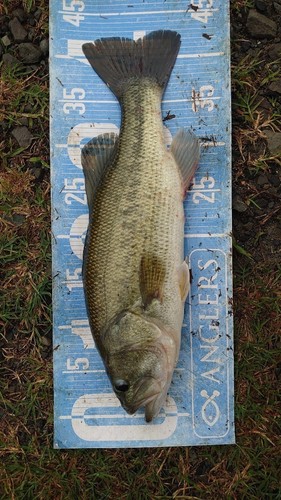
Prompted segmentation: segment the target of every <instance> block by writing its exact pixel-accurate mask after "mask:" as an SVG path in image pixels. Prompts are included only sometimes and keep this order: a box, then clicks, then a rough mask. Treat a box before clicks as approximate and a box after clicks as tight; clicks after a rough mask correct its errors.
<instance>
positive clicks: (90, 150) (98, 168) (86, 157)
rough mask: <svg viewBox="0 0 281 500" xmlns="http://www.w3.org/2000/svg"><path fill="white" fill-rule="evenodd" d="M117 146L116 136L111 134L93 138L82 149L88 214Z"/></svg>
mask: <svg viewBox="0 0 281 500" xmlns="http://www.w3.org/2000/svg"><path fill="white" fill-rule="evenodd" d="M117 145H118V136H117V135H116V134H114V133H112V132H111V133H105V134H102V135H98V136H97V137H94V139H92V140H91V141H89V142H88V143H87V144H86V145H85V146H84V147H83V149H82V167H83V172H84V176H85V187H86V194H87V200H88V205H89V211H90V212H91V211H92V207H93V199H94V196H95V192H96V190H97V188H98V185H99V183H100V180H101V179H102V177H103V176H104V174H105V172H106V170H107V168H108V166H109V165H110V163H111V162H112V160H113V158H114V156H115V151H116V149H117Z"/></svg>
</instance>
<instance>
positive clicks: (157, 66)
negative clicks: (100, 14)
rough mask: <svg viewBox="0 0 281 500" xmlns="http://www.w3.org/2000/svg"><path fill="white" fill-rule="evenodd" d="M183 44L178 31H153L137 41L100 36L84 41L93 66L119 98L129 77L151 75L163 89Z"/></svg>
mask: <svg viewBox="0 0 281 500" xmlns="http://www.w3.org/2000/svg"><path fill="white" fill-rule="evenodd" d="M179 48H180V35H179V33H177V32H176V31H169V30H160V31H153V32H152V33H150V34H149V35H146V36H145V37H144V38H140V39H139V40H137V41H134V40H131V39H130V38H101V39H99V40H96V41H95V42H94V43H85V44H84V45H82V49H83V52H84V54H85V56H86V57H87V59H88V61H89V62H90V64H91V66H92V68H93V69H94V70H95V72H96V73H97V74H98V75H99V77H100V78H101V79H102V80H103V81H104V82H105V83H106V84H107V85H108V87H109V88H110V89H111V90H112V92H113V93H114V94H115V95H116V97H117V98H118V99H120V98H121V97H122V94H123V91H124V88H126V85H125V84H126V81H127V80H129V79H131V78H133V77H150V78H153V79H154V80H155V81H156V82H157V84H158V85H159V86H160V87H161V88H162V89H164V88H165V86H166V84H167V82H168V79H169V76H170V73H171V71H172V69H173V66H174V64H175V61H176V57H177V54H178V51H179Z"/></svg>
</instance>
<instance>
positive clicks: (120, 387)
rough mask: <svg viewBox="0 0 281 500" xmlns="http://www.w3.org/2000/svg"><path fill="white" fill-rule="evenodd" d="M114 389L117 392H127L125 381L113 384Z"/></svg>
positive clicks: (117, 381)
mask: <svg viewBox="0 0 281 500" xmlns="http://www.w3.org/2000/svg"><path fill="white" fill-rule="evenodd" d="M114 389H115V390H116V391H118V392H127V390H128V389H129V384H128V382H126V381H125V380H116V381H115V382H114Z"/></svg>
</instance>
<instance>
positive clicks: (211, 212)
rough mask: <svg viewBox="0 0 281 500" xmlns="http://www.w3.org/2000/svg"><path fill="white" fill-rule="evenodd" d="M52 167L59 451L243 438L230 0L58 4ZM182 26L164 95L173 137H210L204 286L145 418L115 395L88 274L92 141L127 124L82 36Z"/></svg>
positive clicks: (198, 183)
mask: <svg viewBox="0 0 281 500" xmlns="http://www.w3.org/2000/svg"><path fill="white" fill-rule="evenodd" d="M50 26H51V53H50V66H51V163H52V164H51V168H52V232H53V310H54V399H55V420H54V426H55V439H54V446H55V448H110V447H118V448H121V447H123V448H124V447H146V446H191V445H204V444H229V443H233V442H234V440H235V438H234V415H233V338H232V333H233V332H232V281H231V236H230V235H231V198H230V196H231V184H230V179H231V173H230V172H231V171H230V164H231V162H230V132H231V130H230V127H231V124H230V76H229V58H230V56H229V11H228V2H226V1H225V0H194V1H193V3H192V4H189V2H186V1H181V0H178V1H176V0H174V1H172V0H130V1H129V2H128V1H127V0H126V1H124V0H107V2H102V1H101V0H52V1H51V16H50ZM159 29H170V30H175V31H178V32H179V33H180V34H181V39H182V43H181V48H180V52H179V55H178V58H177V61H176V64H175V67H174V69H173V72H172V75H171V78H170V80H169V84H168V86H167V89H166V92H165V94H164V97H163V102H162V111H163V118H165V117H166V120H164V125H165V130H166V137H167V143H170V142H171V137H172V136H173V135H175V133H176V131H177V130H178V129H179V128H180V127H186V128H192V129H193V130H194V132H195V134H196V135H197V136H198V137H199V138H200V140H201V144H202V148H201V149H202V154H201V159H200V166H199V169H198V171H197V172H196V176H195V178H194V182H193V185H192V187H191V189H190V192H189V193H188V194H187V199H186V201H185V205H184V206H185V216H186V223H185V254H186V255H188V256H189V264H190V268H191V270H192V277H193V279H192V284H191V290H190V293H189V296H188V298H187V302H186V307H185V316H184V324H183V330H182V346H181V352H180V358H179V361H178V365H177V367H176V370H175V372H174V376H173V381H172V384H171V387H170V390H169V395H168V398H167V403H166V406H165V408H163V409H162V410H161V412H160V415H159V416H158V417H157V418H156V419H155V420H154V421H153V422H152V423H150V424H147V423H145V420H144V411H143V410H139V411H138V412H137V413H136V414H135V415H133V416H132V415H128V414H127V413H125V411H124V410H123V409H122V407H121V406H120V403H119V401H118V400H117V398H116V397H115V395H114V393H113V391H112V388H111V385H110V383H109V380H108V378H107V375H106V373H105V370H104V366H103V363H102V361H101V359H100V356H99V354H98V352H97V350H96V348H95V344H94V341H93V338H92V336H91V333H90V329H89V323H88V319H87V315H86V309H85V303H84V295H83V285H82V279H81V270H82V254H83V245H84V241H85V235H86V230H87V225H88V208H87V201H86V194H85V183H84V176H83V172H82V168H81V148H82V147H83V146H84V145H85V144H86V142H88V141H89V140H90V139H92V138H93V137H94V136H97V135H99V134H102V133H104V132H107V131H108V132H118V130H119V126H120V106H119V104H118V102H117V100H116V99H115V97H114V95H113V94H112V93H111V92H110V90H109V89H108V88H107V86H106V85H105V84H104V83H103V82H102V80H101V79H100V78H99V77H98V76H97V75H96V74H95V72H94V71H93V70H92V68H91V67H90V65H89V64H88V62H87V60H86V58H85V57H84V55H83V52H82V48H81V46H82V44H83V43H85V42H89V41H94V40H95V39H97V38H100V37H112V36H124V37H128V38H134V39H135V40H136V39H138V38H140V37H142V36H144V35H145V34H146V33H149V32H150V31H154V30H159Z"/></svg>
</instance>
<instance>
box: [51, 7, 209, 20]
mask: <svg viewBox="0 0 281 500" xmlns="http://www.w3.org/2000/svg"><path fill="white" fill-rule="evenodd" d="M218 10H219V9H204V11H205V12H212V13H213V12H218ZM188 13H194V10H193V9H181V10H179V9H178V10H144V11H138V12H136V11H134V10H132V11H131V12H101V13H99V14H96V13H92V12H81V14H82V15H83V16H91V17H105V18H106V17H117V16H137V15H139V16H141V15H144V16H151V15H153V14H188ZM59 14H68V13H67V12H65V11H63V10H59Z"/></svg>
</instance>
